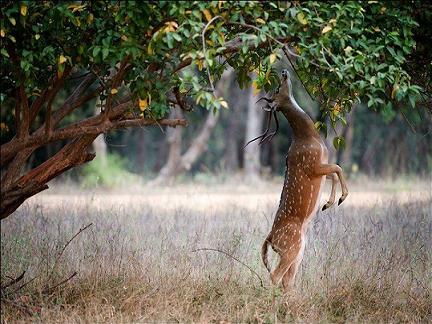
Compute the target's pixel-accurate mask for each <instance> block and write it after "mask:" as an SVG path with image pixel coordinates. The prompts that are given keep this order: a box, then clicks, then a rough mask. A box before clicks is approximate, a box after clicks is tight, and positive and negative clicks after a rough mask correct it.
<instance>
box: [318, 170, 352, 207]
mask: <svg viewBox="0 0 432 324" xmlns="http://www.w3.org/2000/svg"><path fill="white" fill-rule="evenodd" d="M312 172H313V175H314V176H327V175H331V174H332V173H336V174H337V176H338V178H339V181H340V183H341V187H342V197H340V199H339V202H338V205H340V204H341V203H342V202H343V201H344V200H345V198H346V197H347V196H348V188H347V185H346V181H345V177H344V175H343V172H342V169H341V167H340V166H339V165H337V164H319V165H317V166H316V167H315V168H314V170H313V171H312Z"/></svg>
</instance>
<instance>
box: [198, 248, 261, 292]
mask: <svg viewBox="0 0 432 324" xmlns="http://www.w3.org/2000/svg"><path fill="white" fill-rule="evenodd" d="M199 251H214V252H219V253H222V254H225V255H226V256H228V257H230V258H231V259H233V260H235V261H237V262H238V263H240V264H241V265H243V266H245V267H246V268H248V269H249V271H250V272H252V273H253V274H254V275H255V276H256V277H257V278H258V280H259V281H260V285H261V287H263V288H264V283H263V280H262V279H261V277H260V275H259V274H258V273H257V272H256V271H255V270H253V269H252V268H251V267H250V266H248V265H247V264H246V263H244V262H243V261H240V260H239V259H237V258H236V257H235V256H233V255H231V254H229V253H228V252H225V251H222V250H219V249H212V248H200V249H195V250H192V252H194V253H195V252H199Z"/></svg>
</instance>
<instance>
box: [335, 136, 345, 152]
mask: <svg viewBox="0 0 432 324" xmlns="http://www.w3.org/2000/svg"><path fill="white" fill-rule="evenodd" d="M333 146H334V148H335V149H336V150H340V149H341V150H343V149H344V148H345V139H344V138H343V137H342V136H336V137H335V138H334V139H333Z"/></svg>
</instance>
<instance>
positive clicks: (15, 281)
mask: <svg viewBox="0 0 432 324" xmlns="http://www.w3.org/2000/svg"><path fill="white" fill-rule="evenodd" d="M25 273H26V272H25V270H24V271H23V272H22V273H21V274H20V275H19V276H18V277H16V278H15V279H12V280H11V281H9V282H8V283H7V284H5V285H4V286H0V290H3V289H6V288H7V287H10V286H12V285H15V284H16V283H18V282H20V281H21V280H22V279H23V278H24V275H25Z"/></svg>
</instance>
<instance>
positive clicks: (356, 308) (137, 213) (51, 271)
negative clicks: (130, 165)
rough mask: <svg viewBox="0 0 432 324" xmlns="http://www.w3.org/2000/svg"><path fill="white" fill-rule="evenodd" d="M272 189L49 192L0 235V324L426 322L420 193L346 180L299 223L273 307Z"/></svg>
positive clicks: (431, 281)
mask: <svg viewBox="0 0 432 324" xmlns="http://www.w3.org/2000/svg"><path fill="white" fill-rule="evenodd" d="M280 187H281V182H280V181H275V182H271V183H263V184H261V185H259V186H246V185H241V184H238V183H233V184H220V185H213V186H211V187H210V186H204V185H177V186H174V187H171V188H159V189H157V188H156V189H155V188H132V187H130V188H126V189H124V190H122V191H120V190H114V191H109V192H106V191H100V190H98V191H85V192H82V191H80V190H78V189H76V188H75V189H69V188H54V189H50V190H49V191H47V192H46V193H43V194H40V195H38V196H36V197H34V198H32V199H31V200H30V201H29V202H28V203H26V204H25V205H24V206H23V207H21V208H20V209H19V210H18V211H17V212H16V213H15V214H14V215H12V216H11V217H9V218H8V219H6V220H4V221H2V223H1V225H2V226H1V246H2V248H1V258H2V260H1V261H2V262H1V279H2V283H3V285H4V284H5V283H7V282H9V281H10V280H11V278H14V277H16V276H18V275H19V274H20V273H22V271H24V270H26V273H25V275H24V279H22V280H21V281H19V282H18V283H16V284H15V285H12V286H10V287H8V288H5V289H4V291H3V296H2V321H3V322H4V323H14V322H26V323H27V322H30V321H33V322H43V323H51V322H57V323H64V322H68V323H82V322H94V323H96V322H116V323H118V322H155V321H157V322H218V323H229V322H257V323H263V322H266V323H275V322H321V323H326V322H370V323H378V322H393V323H395V322H407V323H426V322H431V321H432V270H431V269H432V249H431V246H432V238H431V233H432V214H431V208H432V196H431V187H430V183H428V182H427V181H415V182H413V181H411V182H410V181H399V182H385V181H379V182H372V181H364V180H363V181H359V182H354V183H353V182H351V183H350V190H351V192H350V195H349V196H348V198H347V200H346V201H345V202H344V203H343V204H342V205H341V206H340V207H337V208H334V207H333V208H331V209H330V210H328V211H325V212H319V213H318V214H317V216H316V217H315V219H314V220H313V221H312V223H311V225H310V229H309V233H308V243H307V245H306V251H305V256H304V260H303V263H302V265H301V268H300V271H299V275H298V277H297V279H296V285H295V288H294V290H293V291H292V292H290V293H289V294H286V295H282V294H281V291H280V290H279V289H275V288H273V287H271V285H270V282H269V276H268V273H267V272H266V270H265V268H264V267H263V265H262V264H261V260H260V248H261V244H262V241H263V239H264V238H265V236H266V234H267V233H268V231H269V229H270V227H271V223H272V220H273V216H274V213H275V210H276V208H277V205H278V199H279V190H280ZM257 188H259V189H257ZM327 197H328V189H327V188H326V192H324V193H323V195H322V199H321V200H322V201H324V200H325V199H326V198H327ZM89 224H92V225H90V226H89V227H88V228H86V229H85V230H83V231H82V232H80V233H79V230H80V229H82V228H84V227H85V226H87V225H89ZM77 233H79V234H78V235H77V236H75V237H74V235H75V234H77ZM200 248H211V249H217V250H220V251H224V252H226V253H228V254H229V255H230V256H227V255H225V254H224V253H222V252H216V251H211V250H204V251H202V250H200V251H196V250H197V249H200ZM234 258H236V259H238V260H239V261H241V262H242V263H244V264H246V265H247V266H245V265H243V264H241V263H240V262H238V261H236V260H234ZM273 259H274V261H276V258H275V257H274V256H273ZM248 267H249V268H251V269H252V271H251V270H250V269H249V268H248ZM74 273H76V275H74V276H73V277H72V278H70V279H69V280H67V279H68V278H69V277H71V276H72V275H73V274H74ZM261 280H262V284H261ZM21 286H23V287H21Z"/></svg>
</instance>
